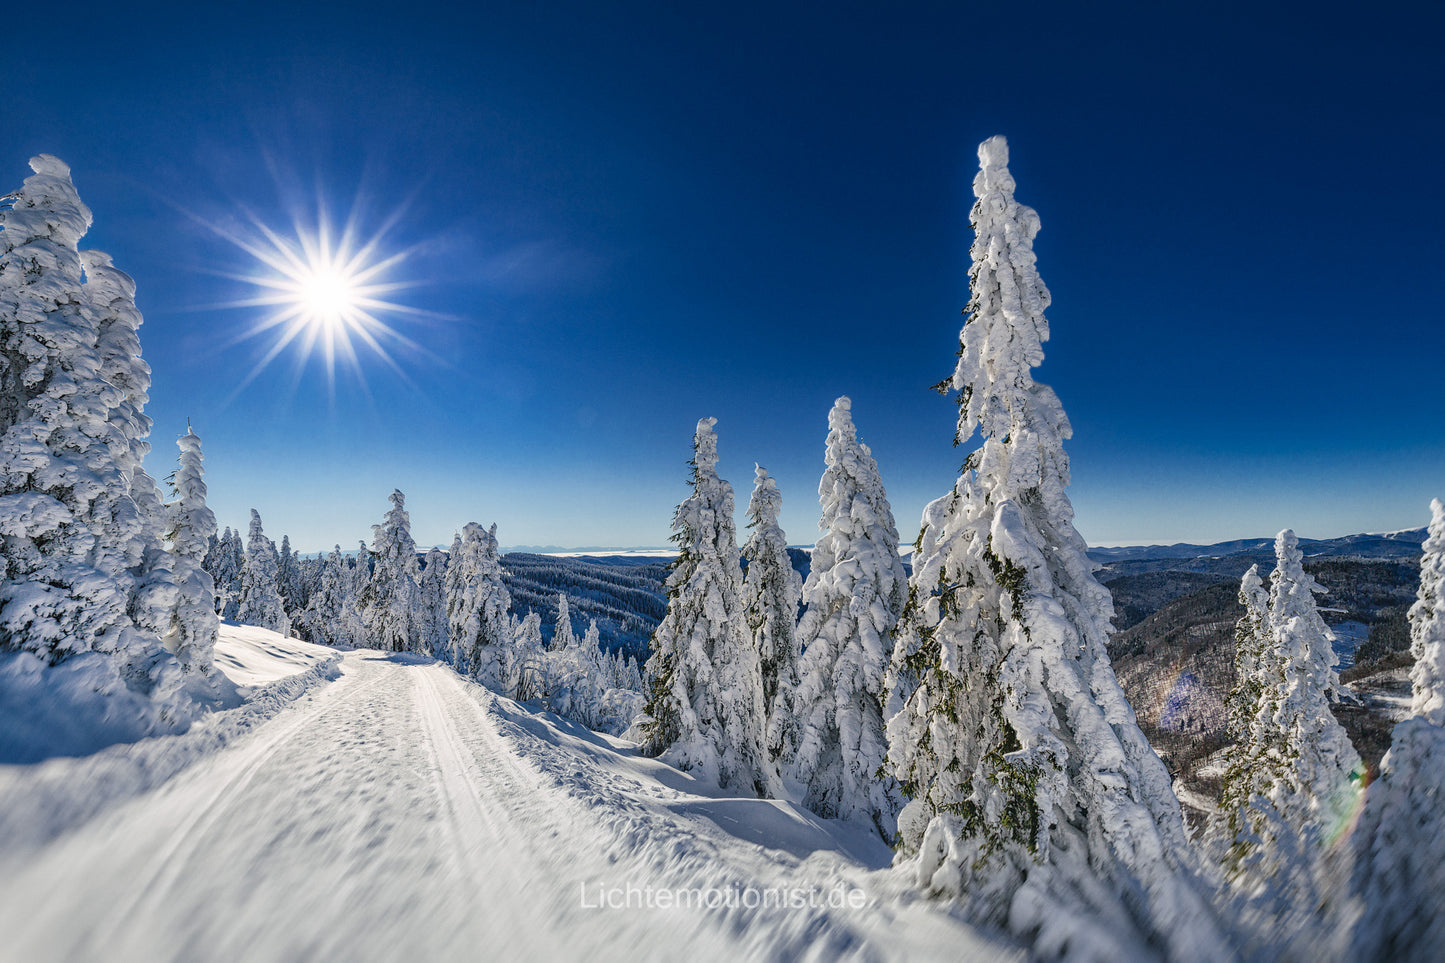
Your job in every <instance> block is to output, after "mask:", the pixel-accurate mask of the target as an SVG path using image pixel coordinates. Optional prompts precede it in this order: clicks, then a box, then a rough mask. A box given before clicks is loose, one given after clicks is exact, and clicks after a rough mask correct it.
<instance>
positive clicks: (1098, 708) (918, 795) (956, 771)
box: [645, 138, 1230, 958]
mask: <svg viewBox="0 0 1445 963" xmlns="http://www.w3.org/2000/svg"><path fill="white" fill-rule="evenodd" d="M979 157H980V160H981V162H982V164H981V168H982V169H981V170H980V172H979V175H978V177H977V179H976V180H975V184H974V189H975V194H976V195H977V197H978V201H977V203H976V204H975V206H974V210H973V223H974V227H975V230H976V231H977V239H976V241H975V243H974V246H973V252H972V253H973V261H974V264H973V269H972V272H971V275H970V277H971V288H972V299H971V301H970V305H969V310H968V320H967V321H966V323H965V325H964V328H963V331H962V334H961V338H960V340H961V345H960V351H959V360H958V362H957V366H956V368H955V371H954V374H953V377H952V379H951V381H950V382H947V383H945V387H951V388H953V389H954V390H956V391H957V392H958V393H959V409H960V410H959V419H958V429H957V434H956V438H955V443H958V442H959V441H962V440H965V439H968V438H969V437H971V436H972V435H974V433H975V432H977V433H978V435H979V436H980V440H981V443H980V446H979V447H978V448H977V449H976V450H975V451H974V452H973V453H972V454H971V455H970V456H969V457H968V459H967V461H966V462H965V467H964V472H963V474H962V475H961V476H960V478H959V480H958V483H957V485H956V486H955V487H954V489H953V491H951V492H949V493H948V494H947V495H945V496H944V497H943V498H940V499H939V500H937V501H935V502H934V503H932V504H931V505H930V506H928V508H927V510H926V511H925V513H924V519H923V530H922V532H921V534H920V536H919V540H918V543H917V546H916V547H917V551H916V552H915V555H914V571H913V574H912V576H911V578H906V577H905V574H904V569H903V565H902V563H901V560H900V558H899V551H898V535H897V531H896V529H895V526H894V521H893V517H892V513H891V511H890V510H889V507H888V503H887V499H886V497H885V495H884V491H883V486H882V484H881V482H880V481H879V476H878V470H877V465H876V463H875V462H874V460H873V458H872V455H871V453H870V452H869V451H868V448H867V446H865V445H863V444H861V443H860V442H859V441H858V440H857V435H856V432H855V430H854V427H853V423H852V417H851V405H850V404H849V402H848V399H846V398H842V399H839V401H838V403H837V404H836V405H835V406H834V408H833V411H832V413H831V414H830V417H829V427H830V432H829V436H828V442H827V456H826V470H825V472H824V475H823V479H822V482H821V483H820V485H819V497H820V503H821V506H822V509H823V513H822V518H821V520H820V527H821V529H822V533H821V535H820V536H819V538H818V540H817V543H816V547H815V549H814V553H813V565H812V569H811V571H810V574H809V577H808V579H807V582H806V584H805V585H804V586H802V589H801V592H799V589H798V586H797V584H796V581H795V580H792V579H789V578H788V576H787V574H786V572H784V571H783V570H782V566H781V563H780V561H779V546H780V544H781V543H782V534H781V532H777V531H775V529H776V519H777V493H776V487H775V486H774V484H773V482H772V479H771V478H769V477H768V476H767V474H766V473H765V472H763V471H761V470H760V471H759V472H758V477H757V482H756V485H755V488H754V495H753V499H752V504H751V505H750V508H749V517H750V519H751V524H752V526H753V527H754V529H755V535H754V537H753V538H752V539H750V540H749V542H748V546H747V549H746V555H747V559H748V570H749V577H748V578H747V579H746V580H744V579H743V577H742V574H741V571H740V565H739V551H738V549H737V547H736V542H735V536H734V531H733V526H732V511H733V495H732V489H731V488H730V486H728V484H727V483H726V482H725V481H723V480H722V479H720V478H719V477H718V475H717V470H716V466H717V442H716V436H715V434H714V432H713V425H714V423H715V422H714V420H713V419H711V418H705V419H703V420H702V421H701V422H699V424H698V430H697V435H696V438H695V442H694V458H693V462H692V464H693V478H692V494H691V496H690V497H689V498H688V499H687V500H685V501H684V502H683V503H682V504H681V505H679V507H678V510H677V513H676V515H675V518H674V522H673V530H674V540H675V541H676V542H677V544H678V547H679V550H680V555H679V558H678V561H677V563H676V565H675V567H674V568H673V571H672V573H671V576H670V577H669V579H668V594H669V605H668V612H667V616H666V618H665V619H664V621H663V623H662V624H661V625H660V626H659V628H658V630H657V633H656V635H655V637H654V653H653V657H652V659H651V661H650V662H649V664H648V674H649V679H650V695H649V700H648V705H647V712H648V719H647V721H646V723H645V732H646V735H647V742H648V747H649V748H650V749H651V750H652V751H653V752H656V753H659V754H662V756H663V758H665V759H667V760H669V761H671V762H673V763H675V764H677V765H679V766H680V767H682V768H685V769H690V770H693V771H696V772H698V773H699V774H700V775H703V776H704V777H706V778H709V779H714V780H716V781H717V782H718V783H719V784H720V785H722V786H724V787H729V788H732V789H734V790H735V791H739V792H746V793H749V794H756V795H780V794H782V793H784V792H794V793H796V795H797V796H798V797H801V799H802V801H803V802H804V803H805V804H806V805H808V806H809V807H811V808H813V809H814V810H815V811H816V812H818V813H820V814H821V815H824V816H829V817H845V818H852V819H866V820H868V821H870V822H871V823H872V824H873V825H874V826H875V827H877V829H878V830H879V831H880V832H881V833H882V834H883V835H884V836H885V837H886V838H889V839H890V840H893V841H896V843H897V845H898V847H899V852H900V859H902V860H904V861H909V862H912V863H913V865H914V866H915V870H916V874H917V877H918V879H919V881H920V883H921V884H922V885H923V886H924V887H926V888H927V889H930V890H932V891H935V892H940V893H946V894H953V895H956V896H960V897H964V898H965V899H966V900H967V901H968V903H969V905H970V907H971V908H972V910H973V912H974V914H975V915H976V916H977V917H978V918H981V919H986V920H989V921H992V922H995V923H999V924H1006V925H1008V926H1009V927H1010V928H1012V929H1014V930H1015V931H1017V932H1019V933H1021V934H1023V935H1026V936H1027V937H1029V938H1030V939H1032V940H1033V941H1034V943H1035V945H1036V946H1038V947H1040V948H1041V949H1042V950H1043V952H1044V953H1045V954H1046V955H1048V954H1053V953H1077V954H1080V955H1096V954H1103V953H1110V952H1113V953H1117V951H1118V950H1119V949H1120V948H1121V947H1122V948H1123V949H1125V950H1128V951H1137V952H1144V951H1145V948H1146V947H1148V946H1153V947H1154V948H1155V949H1156V950H1164V951H1165V952H1169V953H1174V954H1178V955H1190V956H1194V957H1196V958H1197V957H1201V956H1202V957H1206V958H1207V957H1211V956H1220V957H1224V956H1227V955H1228V953H1229V950H1228V947H1229V944H1230V941H1229V939H1228V938H1227V937H1226V936H1225V935H1224V933H1223V931H1222V927H1221V925H1220V923H1219V920H1218V918H1217V916H1216V915H1215V912H1214V910H1213V908H1212V907H1211V905H1210V901H1209V898H1208V892H1207V889H1206V887H1205V883H1204V881H1203V878H1202V876H1201V873H1200V867H1199V866H1198V865H1197V863H1196V859H1195V856H1194V853H1193V851H1192V849H1191V847H1190V845H1189V842H1188V839H1187V836H1186V833H1185V828H1184V824H1183V820H1182V817H1181V814H1180V808H1179V804H1178V801H1177V800H1176V799H1175V797H1174V794H1173V790H1172V787H1171V783H1170V779H1169V775H1168V773H1167V771H1166V770H1165V768H1164V766H1163V764H1162V763H1161V762H1160V760H1159V758H1158V756H1157V755H1156V754H1155V753H1154V751H1153V750H1152V749H1151V748H1150V746H1149V744H1148V742H1147V741H1146V740H1145V738H1144V735H1143V733H1142V732H1141V731H1140V730H1139V727H1138V725H1137V724H1136V722H1135V718H1134V713H1133V711H1132V709H1131V708H1130V707H1129V705H1128V703H1127V701H1126V700H1125V698H1124V694H1123V691H1122V689H1121V688H1120V687H1119V684H1118V682H1117V681H1116V680H1115V678H1114V673H1113V670H1112V668H1111V667H1110V664H1109V660H1108V656H1107V654H1106V650H1105V642H1106V640H1107V634H1108V631H1109V620H1110V618H1111V616H1112V606H1111V603H1110V598H1109V594H1108V592H1107V591H1106V590H1105V589H1104V588H1103V587H1102V586H1101V585H1099V583H1098V582H1097V581H1096V580H1095V579H1094V577H1093V574H1092V570H1093V565H1092V564H1091V563H1090V562H1089V560H1088V559H1087V557H1086V556H1085V545H1084V542H1083V539H1082V538H1081V537H1080V536H1079V534H1078V532H1077V531H1076V530H1075V529H1074V527H1073V513H1072V509H1071V507H1070V505H1069V500H1068V497H1067V495H1066V494H1065V491H1064V489H1065V487H1066V485H1067V484H1068V459H1067V456H1066V455H1065V454H1064V452H1063V447H1062V442H1063V441H1064V440H1065V439H1066V438H1068V437H1069V434H1070V429H1069V423H1068V419H1067V418H1066V417H1065V415H1064V413H1063V410H1062V408H1061V406H1060V405H1059V402H1058V400H1057V398H1056V397H1055V396H1054V394H1053V392H1052V391H1051V390H1050V389H1049V388H1048V387H1046V386H1044V385H1040V384H1037V383H1036V382H1034V381H1033V379H1032V376H1031V373H1030V369H1031V368H1033V367H1034V366H1035V365H1037V364H1038V363H1039V362H1040V361H1041V360H1042V356H1043V352H1042V348H1041V343H1042V342H1043V341H1044V340H1045V339H1046V338H1047V336H1048V327H1047V322H1046V321H1045V320H1044V317H1043V311H1044V309H1045V308H1046V307H1047V306H1048V303H1049V294H1048V291H1047V289H1046V288H1045V287H1044V285H1043V283H1042V282H1041V281H1040V280H1039V277H1038V275H1037V273H1036V271H1035V269H1034V257H1033V252H1032V240H1033V237H1034V234H1035V232H1036V231H1037V229H1038V218H1037V215H1035V214H1034V212H1033V211H1032V210H1031V209H1029V208H1027V207H1024V206H1023V205H1020V204H1018V203H1017V202H1016V201H1015V200H1014V197H1013V188H1014V183H1013V179H1012V177H1011V176H1010V175H1009V172H1008V168H1007V147H1006V145H1005V144H1004V141H1003V139H1002V138H994V139H992V140H990V141H987V142H985V143H984V144H983V145H982V146H981V147H980V150H979ZM799 596H801V601H802V604H803V606H804V610H803V615H802V618H801V620H800V621H798V622H797V623H794V621H793V619H792V613H794V612H795V611H796V605H797V600H798V599H799ZM904 799H906V800H907V804H906V805H902V803H903V801H904ZM1121 893H1127V894H1129V895H1128V897H1127V898H1121V897H1120V894H1121ZM1131 934H1132V935H1131ZM1131 941H1133V942H1131Z"/></svg>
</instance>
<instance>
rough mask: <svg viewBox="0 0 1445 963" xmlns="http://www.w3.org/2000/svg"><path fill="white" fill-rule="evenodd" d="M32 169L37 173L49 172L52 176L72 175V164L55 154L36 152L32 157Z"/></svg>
mask: <svg viewBox="0 0 1445 963" xmlns="http://www.w3.org/2000/svg"><path fill="white" fill-rule="evenodd" d="M30 169H31V170H33V171H34V172H35V173H37V174H49V175H50V176H52V177H67V178H68V177H69V176H70V165H69V164H67V163H65V161H63V160H61V159H60V158H59V157H56V156H55V155H54V154H36V155H35V156H34V157H32V158H30Z"/></svg>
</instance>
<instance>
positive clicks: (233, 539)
mask: <svg viewBox="0 0 1445 963" xmlns="http://www.w3.org/2000/svg"><path fill="white" fill-rule="evenodd" d="M245 564H246V553H245V551H244V550H243V549H242V548H241V537H240V533H239V532H233V531H231V527H230V526H229V525H227V526H226V530H225V532H224V533H223V534H222V535H221V536H220V537H219V538H217V539H216V542H215V544H214V545H212V546H211V550H210V551H209V552H208V553H207V554H206V571H207V572H209V573H211V581H212V582H214V583H215V585H216V614H218V615H219V616H220V617H221V618H223V619H234V618H235V617H236V614H237V612H238V611H239V610H240V605H241V569H242V568H244V567H245Z"/></svg>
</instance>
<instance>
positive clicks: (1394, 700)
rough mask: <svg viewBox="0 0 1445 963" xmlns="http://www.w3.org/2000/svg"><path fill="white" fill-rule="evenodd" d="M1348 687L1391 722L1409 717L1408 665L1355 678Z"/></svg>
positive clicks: (1410, 689) (1410, 692)
mask: <svg viewBox="0 0 1445 963" xmlns="http://www.w3.org/2000/svg"><path fill="white" fill-rule="evenodd" d="M1349 688H1350V690H1351V691H1353V692H1354V693H1355V695H1357V696H1359V697H1360V701H1362V702H1364V704H1365V705H1366V706H1367V707H1368V708H1370V709H1373V710H1375V711H1376V712H1378V713H1380V714H1381V715H1383V716H1384V717H1385V718H1387V719H1389V720H1390V721H1391V722H1403V721H1405V720H1406V719H1408V718H1410V699H1411V695H1412V687H1411V684H1410V669H1409V668H1408V667H1407V668H1401V669H1388V670H1386V671H1384V672H1377V673H1375V674H1374V675H1369V676H1365V677H1364V678H1363V679H1356V680H1355V681H1354V682H1351V683H1350V684H1349Z"/></svg>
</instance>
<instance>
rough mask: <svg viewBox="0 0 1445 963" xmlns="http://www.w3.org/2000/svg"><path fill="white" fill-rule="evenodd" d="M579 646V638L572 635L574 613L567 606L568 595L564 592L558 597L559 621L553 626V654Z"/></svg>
mask: <svg viewBox="0 0 1445 963" xmlns="http://www.w3.org/2000/svg"><path fill="white" fill-rule="evenodd" d="M576 645H577V636H575V635H573V634H572V612H571V610H570V609H569V607H568V605H567V593H565V592H563V593H561V594H559V595H558V596H557V621H556V623H554V624H553V626H552V645H551V649H552V651H553V652H559V651H562V650H564V649H570V648H574V647H575V646H576Z"/></svg>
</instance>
